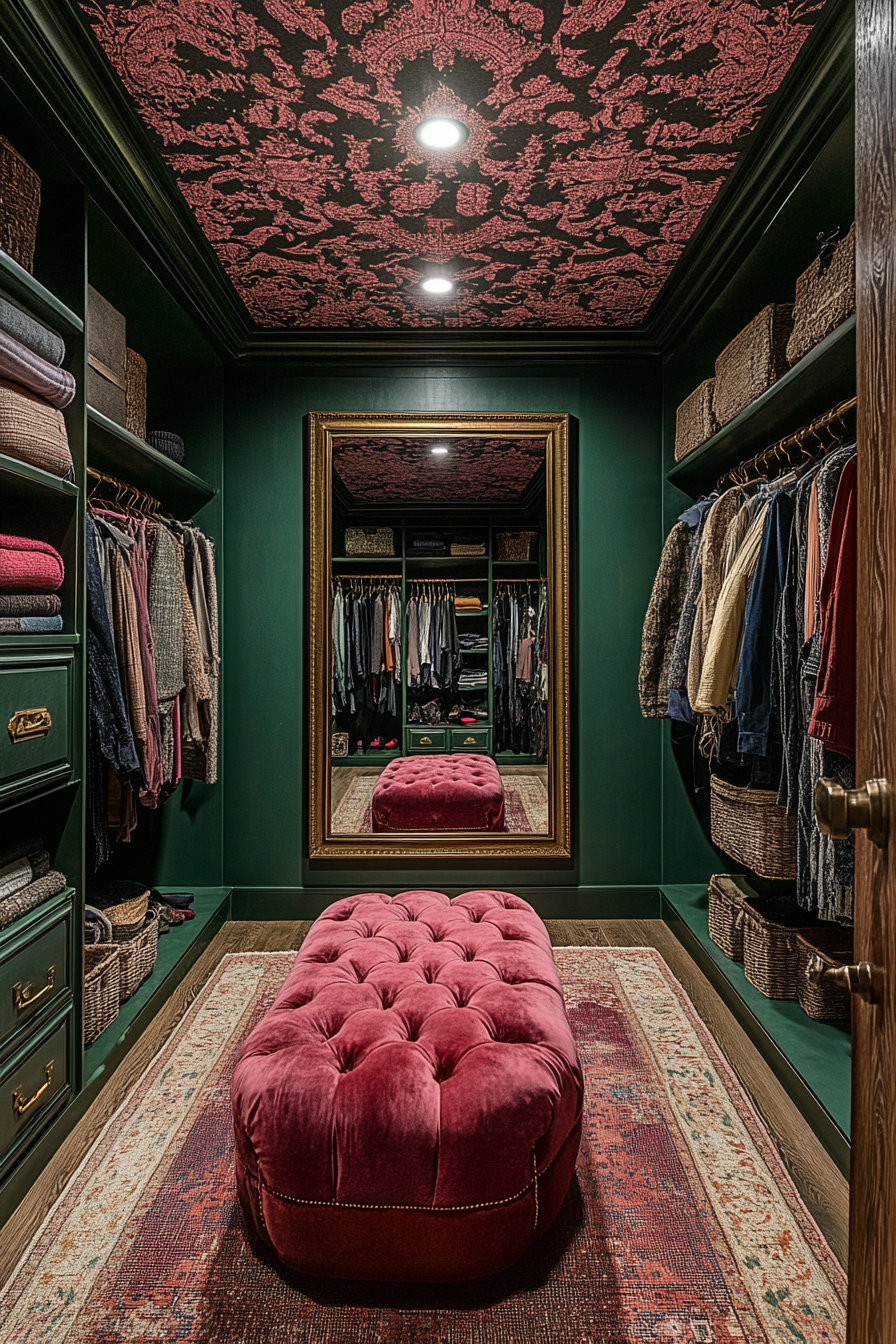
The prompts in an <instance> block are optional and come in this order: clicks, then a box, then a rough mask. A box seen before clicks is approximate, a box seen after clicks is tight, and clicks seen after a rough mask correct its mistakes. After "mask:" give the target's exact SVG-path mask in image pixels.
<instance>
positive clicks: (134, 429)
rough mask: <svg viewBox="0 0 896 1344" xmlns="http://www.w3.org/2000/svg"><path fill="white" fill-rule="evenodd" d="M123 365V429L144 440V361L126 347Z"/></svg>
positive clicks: (135, 352) (134, 351) (140, 356)
mask: <svg viewBox="0 0 896 1344" xmlns="http://www.w3.org/2000/svg"><path fill="white" fill-rule="evenodd" d="M125 354H126V363H125V429H127V430H129V431H130V432H131V434H136V435H137V438H138V439H145V438H146V360H145V359H144V358H143V356H142V355H138V354H137V351H136V350H132V349H131V348H130V346H128V348H127V350H126V352H125Z"/></svg>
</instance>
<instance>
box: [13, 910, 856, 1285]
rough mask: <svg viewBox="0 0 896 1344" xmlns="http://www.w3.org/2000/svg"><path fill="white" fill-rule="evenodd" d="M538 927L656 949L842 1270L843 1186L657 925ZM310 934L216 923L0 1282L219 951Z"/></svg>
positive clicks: (26, 1216) (21, 1234) (285, 925)
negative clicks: (747, 1098)
mask: <svg viewBox="0 0 896 1344" xmlns="http://www.w3.org/2000/svg"><path fill="white" fill-rule="evenodd" d="M546 925H547V929H548V932H549V934H550V938H551V942H552V943H553V944H554V946H555V947H562V946H594V945H598V946H613V947H655V948H657V950H658V951H659V952H660V953H661V955H662V956H663V957H664V958H665V960H666V962H667V964H668V965H669V967H670V969H671V970H672V972H673V974H674V975H675V976H676V977H677V979H678V980H680V982H681V984H682V985H683V986H684V989H685V991H686V993H687V994H688V996H689V998H690V999H691V1002H692V1003H693V1004H694V1007H695V1008H696V1009H697V1012H698V1013H699V1014H700V1016H701V1017H702V1018H703V1020H704V1022H705V1023H706V1024H707V1026H708V1027H709V1029H710V1031H711V1032H712V1034H713V1036H714V1037H715V1039H716V1041H717V1042H718V1044H719V1046H720V1048H721V1049H722V1051H723V1052H724V1054H725V1056H726V1057H727V1059H728V1060H729V1062H730V1063H731V1065H732V1067H733V1068H734V1070H735V1072H736V1073H737V1074H738V1077H739V1078H740V1080H741V1082H742V1084H743V1086H744V1087H745V1089H746V1090H747V1092H748V1093H749V1095H750V1096H751V1098H752V1100H753V1103H754V1105H755V1106H756V1108H757V1110H758V1111H759V1113H760V1115H761V1116H762V1117H763V1120H764V1121H765V1123H766V1125H767V1126H768V1129H769V1132H770V1133H771V1135H772V1137H773V1138H774V1140H775V1142H776V1143H777V1145H778V1148H779V1150H780V1151H781V1155H782V1157H783V1159H784V1162H785V1164H786V1165H787V1168H788V1170H789V1171H790V1173H791V1176H792V1177H793V1180H794V1182H795V1184H796V1186H797V1189H798V1190H799V1192H800V1194H801V1195H802V1198H803V1200H804V1201H805V1203H806V1205H807V1207H808V1208H809V1210H810V1211H811V1213H812V1214H813V1216H814V1218H815V1219H816V1221H817V1222H818V1225H819V1227H820V1228H821V1229H822V1231H823V1232H824V1234H825V1236H826V1237H827V1239H828V1241H829V1243H830V1245H831V1248H832V1250H833V1251H834V1253H835V1254H836V1255H837V1256H838V1258H839V1259H840V1260H841V1262H842V1263H844V1264H845V1263H846V1254H847V1246H848V1218H849V1191H848V1186H847V1183H846V1181H844V1180H843V1177H842V1176H841V1175H840V1173H839V1172H838V1171H837V1169H836V1167H835V1166H834V1164H833V1163H832V1162H831V1160H830V1158H829V1157H828V1156H827V1154H826V1153H825V1151H824V1149H823V1148H822V1147H821V1144H820V1143H819V1142H818V1140H817V1139H816V1137H815V1135H814V1134H813V1132H812V1130H811V1129H810V1128H809V1126H808V1125H807V1124H806V1122H805V1120H803V1118H802V1116H801V1115H800V1113H799V1111H798V1110H797V1109H796V1107H795V1106H794V1105H793V1103H792V1102H791V1101H790V1099H789V1097H788V1096H787V1095H786V1093H785V1092H784V1090H783V1089H782V1087H781V1085H780V1084H779V1083H778V1081H777V1079H776V1078H775V1077H774V1075H773V1074H772V1072H771V1070H770V1069H769V1068H768V1066H767V1065H766V1063H765V1062H764V1060H763V1059H762V1057H761V1056H760V1055H759V1053H758V1051H757V1050H756V1049H755V1047H754V1046H753V1045H752V1044H751V1042H750V1041H749V1040H748V1039H747V1037H746V1036H745V1035H744V1033H743V1031H742V1030H741V1028H740V1027H739V1026H738V1024H737V1022H736V1021H735V1019H734V1017H733V1016H732V1014H731V1013H730V1012H729V1011H728V1009H727V1008H726V1007H725V1005H724V1003H723V1002H722V1000H721V999H720V998H719V997H718V995H717V994H716V992H715V990H714V989H713V988H712V986H711V985H710V984H709V981H708V980H707V979H706V978H705V977H704V975H703V974H702V972H701V971H700V970H699V969H698V968H697V966H696V965H695V964H694V962H693V961H691V959H690V957H689V956H688V955H687V953H686V952H685V951H684V949H683V948H682V947H681V945H680V944H679V943H678V941H677V940H676V938H675V937H674V936H673V934H672V933H670V931H669V930H668V928H667V927H666V925H665V924H664V923H663V922H662V921H661V920H622V919H620V920H588V919H581V920H547V921H546ZM310 927H311V921H310V920H302V921H296V922H286V921H282V922H264V923H262V922H245V923H229V924H225V926H224V928H223V929H221V931H220V933H218V935H217V936H216V937H215V939H214V941H213V942H212V943H211V944H210V945H209V946H208V948H207V949H206V951H205V952H204V953H203V955H202V956H201V957H200V958H199V960H198V961H197V962H196V964H195V965H194V966H193V967H192V968H191V970H190V972H189V974H188V975H187V977H186V978H185V979H184V981H183V982H182V983H181V984H180V985H179V986H178V989H177V991H176V992H175V994H174V995H172V997H171V999H170V1000H169V1001H168V1003H167V1004H166V1005H165V1007H164V1008H163V1009H162V1011H161V1012H160V1013H159V1014H158V1016H157V1017H156V1019H155V1021H154V1022H153V1023H152V1025H151V1027H150V1028H149V1029H148V1030H147V1031H146V1032H145V1033H144V1035H143V1036H141V1038H140V1040H139V1041H138V1042H137V1043H136V1044H135V1046H134V1048H133V1050H131V1052H130V1054H129V1055H128V1056H127V1057H126V1058H125V1060H124V1061H123V1062H122V1064H121V1065H120V1066H119V1068H118V1069H117V1070H116V1072H115V1073H114V1074H113V1076H112V1077H111V1078H110V1079H109V1082H108V1083H107V1084H106V1086H105V1088H104V1089H103V1091H102V1092H101V1093H100V1095H99V1096H98V1097H97V1099H96V1101H95V1102H94V1103H93V1105H92V1106H91V1108H90V1110H89V1111H88V1112H87V1113H86V1115H85V1116H84V1118H83V1120H81V1122H80V1124H79V1125H78V1126H77V1127H76V1128H75V1129H74V1130H73V1131H72V1133H71V1134H70V1135H69V1137H68V1139H66V1141H65V1142H64V1143H63V1144H62V1146H61V1147H60V1149H59V1151H58V1152H57V1153H56V1154H55V1156H54V1158H53V1160H52V1161H51V1162H50V1163H49V1165H48V1166H47V1168H46V1169H45V1171H44V1172H43V1174H42V1175H41V1177H40V1178H39V1180H38V1181H37V1182H35V1184H34V1186H33V1187H32V1189H31V1191H30V1192H29V1194H28V1196H27V1198H26V1199H25V1200H24V1201H23V1203H22V1204H21V1205H20V1206H19V1208H18V1209H17V1210H16V1212H15V1213H14V1214H13V1215H12V1217H11V1218H10V1219H9V1221H8V1222H7V1224H6V1226H5V1227H4V1228H3V1229H2V1230H0V1282H2V1281H5V1280H6V1278H7V1277H8V1276H9V1274H10V1272H11V1271H12V1269H13V1268H14V1267H15V1265H16V1264H17V1262H18V1260H19V1258H20V1256H21V1254H22V1252H23V1250H24V1249H25V1247H26V1246H27V1245H28V1242H29V1241H30V1240H31V1237H32V1236H33V1235H34V1233H35V1231H36V1230H37V1228H38V1227H39V1226H40V1224H41V1222H42V1221H43V1219H44V1217H45V1216H46V1214H47V1212H48V1211H49V1209H50V1208H51V1207H52V1205H53V1203H54V1202H55V1200H56V1199H57V1197H58V1195H59V1194H60V1192H61V1191H62V1189H63V1188H64V1186H65V1184H66V1182H67V1181H68V1180H69V1178H70V1176H71V1175H72V1173H73V1172H74V1171H75V1169H76V1168H77V1166H78V1164H79V1163H80V1162H81V1159H82V1158H83V1157H84V1155H85V1153H86V1152H87V1150H88V1149H89V1147H90V1145H91V1144H92V1142H93V1140H94V1139H95V1137H96V1135H97V1134H98V1133H99V1131H100V1130H101V1129H102V1127H103V1125H104V1124H105V1123H106V1121H107V1120H108V1119H109V1117H110V1116H111V1115H112V1114H113V1113H114V1111H115V1110H116V1109H117V1108H118V1106H120V1104H121V1102H122V1101H123V1100H124V1098H125V1096H126V1095H127V1093H128V1092H129V1091H130V1089H131V1088H132V1087H133V1086H134V1084H135V1083H136V1082H137V1080H138V1079H139V1078H140V1075H141V1074H142V1073H143V1070H144V1069H145V1068H146V1066H147V1065H148V1064H149V1062H150V1060H151V1059H152V1058H153V1056H154V1055H155V1054H156V1052H157V1051H158V1050H159V1049H160V1048H161V1046H162V1044H163V1043H164V1041H165V1040H166V1038H167V1037H168V1035H169V1034H170V1033H171V1031H172V1030H173V1029H174V1028H175V1027H176V1025H177V1023H178V1022H179V1021H180V1019H181V1017H182V1016H183V1015H184V1013H185V1012H186V1010H187V1009H188V1008H189V1006H190V1004H191V1003H192V1002H193V1000H194V999H195V998H196V995H197V994H198V993H199V991H200V989H201V988H202V986H203V985H204V983H205V981H206V979H207V978H208V976H209V975H210V974H211V972H212V971H213V970H214V968H215V966H217V964H218V962H219V961H220V960H221V958H222V957H223V956H224V955H225V954H226V953H228V952H281V951H288V950H290V949H293V948H298V947H299V946H300V945H301V942H302V939H303V938H304V937H305V934H306V933H307V932H308V929H309V928H310Z"/></svg>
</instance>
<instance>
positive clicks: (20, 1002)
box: [12, 966, 56, 1013]
mask: <svg viewBox="0 0 896 1344" xmlns="http://www.w3.org/2000/svg"><path fill="white" fill-rule="evenodd" d="M55 975H56V967H55V966H48V967H47V983H46V984H45V985H44V987H43V989H39V990H38V991H37V993H36V994H35V992H34V986H33V985H26V986H25V988H24V989H23V988H22V986H21V984H18V985H13V987H12V1001H13V1003H14V1004H15V1006H16V1012H17V1013H21V1012H23V1011H24V1009H26V1008H33V1007H34V1005H35V1004H36V1003H40V1001H41V999H44V998H46V996H47V995H48V994H52V992H53V978H54V976H55Z"/></svg>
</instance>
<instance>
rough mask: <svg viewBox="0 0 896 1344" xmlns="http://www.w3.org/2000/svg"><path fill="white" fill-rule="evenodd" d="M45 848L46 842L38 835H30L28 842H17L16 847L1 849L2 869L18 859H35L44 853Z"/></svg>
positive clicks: (0, 863)
mask: <svg viewBox="0 0 896 1344" xmlns="http://www.w3.org/2000/svg"><path fill="white" fill-rule="evenodd" d="M43 848H44V842H43V840H41V838H40V836H38V835H30V836H29V837H28V839H27V840H17V841H16V843H15V844H14V845H6V846H5V847H4V848H3V849H0V868H5V867H6V865H7V864H8V863H14V862H15V860H16V859H34V858H36V857H37V855H38V854H41V853H43Z"/></svg>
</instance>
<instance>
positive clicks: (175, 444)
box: [146, 429, 186, 462]
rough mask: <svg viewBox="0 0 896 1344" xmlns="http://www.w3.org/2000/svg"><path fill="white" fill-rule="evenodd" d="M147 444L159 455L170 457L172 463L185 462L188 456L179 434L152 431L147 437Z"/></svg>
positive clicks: (168, 431)
mask: <svg viewBox="0 0 896 1344" xmlns="http://www.w3.org/2000/svg"><path fill="white" fill-rule="evenodd" d="M146 442H147V443H148V444H149V446H150V448H155V450H156V452H157V453H164V454H165V456H166V457H170V458H171V461H172V462H183V460H184V457H185V456H186V449H185V447H184V441H183V439H182V438H181V436H180V435H179V434H172V433H171V432H170V430H167V429H151V430H150V431H149V433H148V434H147V436H146Z"/></svg>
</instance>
